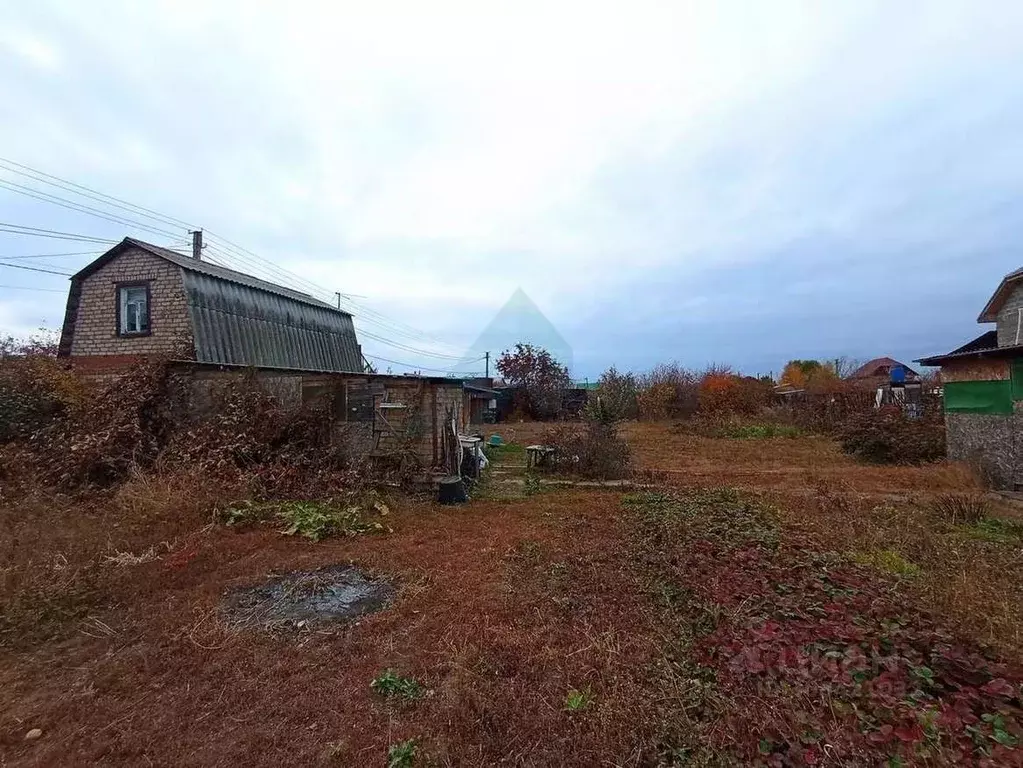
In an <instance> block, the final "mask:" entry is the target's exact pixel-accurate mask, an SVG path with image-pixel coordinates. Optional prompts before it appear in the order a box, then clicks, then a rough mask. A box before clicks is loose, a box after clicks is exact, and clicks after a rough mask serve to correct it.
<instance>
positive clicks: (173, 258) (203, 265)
mask: <svg viewBox="0 0 1023 768" xmlns="http://www.w3.org/2000/svg"><path fill="white" fill-rule="evenodd" d="M123 242H124V243H128V244H131V245H134V246H136V247H137V248H141V249H142V250H144V251H148V252H149V253H151V254H153V255H154V256H159V257H160V258H163V259H166V260H167V261H170V262H173V263H174V264H177V265H178V266H179V267H181V268H182V269H187V270H189V271H191V272H200V273H202V274H204V275H209V276H210V277H215V278H218V279H220V280H229V281H231V282H232V283H238V284H239V285H244V286H247V287H249V288H257V289H258V290H261V291H267V292H268V293H276V294H278V295H279V296H286V297H287V298H289V299H294V300H295V301H301V302H302V303H304V304H310V305H312V306H314V307H326V308H328V309H330V310H331V311H332V312H342V310H340V309H337V308H335V307H334V306H333V305H332V304H328V303H327V302H325V301H320V300H319V299H317V298H314V297H312V296H310V295H309V294H308V293H302V292H301V291H296V290H294V289H292V288H288V287H286V286H283V285H278V284H277V283H270V282H267V281H266V280H260V279H259V278H258V277H253V276H252V275H247V274H245V273H244V272H239V271H238V270H235V269H229V268H228V267H222V266H220V265H219V264H212V263H210V262H208V261H202V260H201V259H193V258H192V257H191V256H186V255H185V254H183V253H178V252H177V251H172V250H170V249H169V248H161V247H160V246H158V245H153V244H152V243H146V242H143V241H142V240H136V239H135V238H133V237H126V238H124V241H123ZM342 314H348V313H347V312H342Z"/></svg>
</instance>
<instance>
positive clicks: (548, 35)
mask: <svg viewBox="0 0 1023 768" xmlns="http://www.w3.org/2000/svg"><path fill="white" fill-rule="evenodd" d="M0 156H2V157H6V158H9V159H13V160H16V161H18V162H20V163H25V164H27V165H29V166H32V167H34V168H39V169H42V170H44V171H47V172H49V173H53V174H56V175H58V176H61V177H64V178H67V179H71V180H73V181H75V182H77V183H80V184H85V185H88V186H89V187H93V188H95V189H98V190H101V191H103V192H106V193H109V194H113V195H116V196H118V197H121V198H124V199H126V200H130V201H132V202H134V203H137V204H140V205H144V206H146V207H148V208H152V209H154V210H157V211H160V212H163V213H166V214H169V215H171V216H174V217H177V218H180V219H183V220H185V221H188V222H194V223H196V224H198V225H200V226H203V227H205V228H207V229H210V230H212V231H214V232H217V233H220V234H222V235H224V236H226V237H228V238H230V239H231V240H232V241H234V242H235V243H238V244H240V245H242V246H244V247H246V248H247V249H250V250H251V251H254V252H255V253H257V254H259V255H260V256H263V257H265V258H267V259H271V260H273V261H275V262H277V263H278V264H281V265H283V266H285V267H286V268H287V269H289V270H291V271H293V272H296V273H298V274H299V275H301V276H302V277H304V278H306V279H308V280H311V281H313V282H315V283H316V284H317V285H319V286H321V287H322V288H323V290H325V291H326V292H327V293H328V294H329V293H331V292H333V291H335V290H336V291H343V292H347V293H351V294H356V295H358V296H363V297H365V298H360V299H357V300H358V301H360V302H361V303H363V304H365V305H367V306H368V307H370V308H372V309H373V310H375V311H377V312H380V313H383V314H384V315H386V316H387V317H388V318H392V319H394V320H396V321H399V322H401V323H403V324H405V325H407V326H412V327H414V328H415V329H418V331H421V332H422V339H424V341H422V342H410V338H411V337H410V336H408V335H406V336H404V337H402V342H403V343H404V344H406V345H407V346H415V347H417V348H423V349H428V351H433V352H436V353H438V354H454V355H457V354H458V352H460V351H462V350H465V349H468V348H470V347H471V346H472V343H473V342H474V340H475V339H476V336H477V335H478V334H479V333H480V332H481V331H482V330H483V329H484V327H485V326H486V325H487V322H488V321H489V319H490V318H491V317H492V316H493V315H494V314H495V313H497V312H498V310H499V309H500V308H501V306H502V305H503V304H504V303H505V301H507V299H508V298H509V297H510V296H511V295H512V293H513V292H514V291H515V289H516V288H518V287H521V288H522V289H523V290H524V291H525V292H526V293H527V294H528V296H529V297H530V298H532V300H533V301H534V302H535V303H536V304H537V305H538V306H539V307H540V308H541V310H542V311H543V312H544V314H545V315H546V316H547V318H549V319H550V321H551V322H552V323H553V324H554V326H555V327H556V328H557V329H558V331H559V332H560V334H561V336H563V337H564V339H565V340H567V342H568V343H569V344H570V345H571V346H572V349H573V352H574V354H573V358H574V371H573V373H574V374H575V375H577V376H579V377H584V376H589V377H593V376H596V375H598V374H599V373H600V371H601V370H603V369H604V368H605V367H607V366H609V365H611V364H615V365H617V366H618V367H619V368H631V369H634V370H642V369H644V368H648V367H650V366H651V365H652V364H654V363H656V362H658V361H663V360H671V359H676V360H679V361H681V362H683V363H687V364H691V365H704V364H706V363H708V362H719V363H728V364H731V365H733V366H734V367H736V368H739V369H741V370H743V371H746V372H750V373H753V372H768V371H772V370H773V371H775V372H777V371H778V370H779V369H780V368H781V366H782V365H783V364H784V362H785V361H786V360H787V359H789V358H793V357H798V358H806V357H834V356H838V355H849V356H853V357H859V358H866V357H873V356H879V355H892V356H894V357H897V358H900V359H903V360H907V361H908V360H910V359H912V358H915V357H919V356H921V355H925V354H932V353H937V352H944V351H947V350H949V349H951V348H952V347H955V346H958V345H959V344H961V343H963V342H964V341H966V340H967V339H969V338H971V337H972V336H974V335H977V334H978V333H980V332H981V331H982V330H984V329H983V328H982V327H980V326H977V325H976V316H977V314H978V313H979V311H980V309H981V307H982V306H983V304H984V302H985V301H986V299H987V298H988V296H989V294H990V293H991V292H993V290H994V288H995V287H996V285H997V282H998V280H999V278H1000V277H1001V276H1002V275H1003V274H1004V273H1006V272H1008V271H1010V270H1011V269H1014V268H1017V267H1019V266H1021V265H1023V252H1021V247H1020V243H1021V234H1023V208H1021V201H1023V197H1021V192H1023V3H1020V2H1018V1H1017V0H1008V1H1007V2H962V3H945V2H938V1H936V0H932V1H929V2H918V3H914V2H899V3H892V2H884V3H868V2H856V3H839V2H833V3H830V2H829V3H822V2H819V0H815V1H814V2H805V3H787V2H779V0H771V1H770V2H766V1H765V2H760V3H755V2H737V3H727V2H720V1H718V2H707V3H667V2H661V3H655V4H644V3H640V2H630V3H614V4H608V5H602V4H600V3H595V2H592V1H591V2H583V3H578V4H570V3H552V2H542V3H536V4H531V3H526V2H515V3H504V4H500V5H497V4H489V3H485V2H478V1H477V2H473V3H466V4H458V5H449V4H446V3H443V2H430V3H421V2H417V3H411V2H410V3H408V4H388V3H381V2H374V3H365V2H362V3H351V4H334V3H326V2H319V3H312V4H308V5H307V4H304V3H301V2H289V3H286V4H283V3H273V4H269V3H268V4H260V3H252V2H244V3H237V4H235V3H223V2H202V3H191V2H180V1H177V2H167V3H159V4H157V3H148V2H147V3H123V4H122V3H107V2H98V1H97V0H90V2H77V1H76V2H67V3H52V2H42V1H39V0H37V2H33V3H13V2H12V3H5V4H4V7H3V8H2V9H0ZM0 179H4V180H7V181H14V182H17V183H22V182H25V180H24V179H23V178H22V179H19V178H18V177H17V176H14V175H12V174H10V173H7V172H3V171H0ZM25 183H27V182H25ZM50 191H51V192H52V191H53V190H50ZM59 194H63V193H59ZM0 221H2V222H7V223H15V224H22V225H29V226H36V227H45V228H48V229H53V230H60V231H66V232H73V233H86V234H94V235H97V236H101V237H109V238H117V239H119V238H120V237H123V236H124V235H126V234H132V235H136V236H142V237H145V239H149V240H155V241H158V242H170V241H171V238H164V239H163V240H160V238H159V237H158V236H153V235H151V234H150V235H147V234H146V233H144V232H138V231H130V230H129V229H126V228H125V227H122V226H120V225H118V224H114V223H111V222H106V221H103V220H98V219H95V218H92V217H89V216H86V215H81V214H77V213H73V212H70V211H67V210H65V209H62V208H59V207H55V206H51V205H48V204H46V203H43V202H40V201H38V200H34V199H29V198H26V197H23V196H19V195H16V194H14V193H11V192H9V191H5V190H3V189H0ZM182 235H184V230H182ZM84 250H89V247H88V246H86V247H82V244H81V243H77V242H61V241H58V240H46V239H42V238H31V239H30V238H23V237H18V236H14V235H10V234H0V257H3V256H12V255H32V254H36V253H49V252H75V251H84ZM89 258H90V257H88V256H72V257H56V258H53V259H41V260H40V259H36V260H24V261H23V262H22V263H32V264H35V265H37V266H43V265H44V264H49V265H56V266H54V267H52V268H56V269H58V270H67V271H73V270H74V269H77V268H79V267H80V266H82V265H83V264H84V263H86V262H87V261H88V260H89ZM0 285H3V286H24V287H33V288H36V289H47V290H45V291H44V290H32V291H30V290H16V289H12V288H8V287H5V288H0V331H3V332H11V333H16V334H18V333H25V332H27V331H29V330H31V329H33V328H35V327H38V326H40V325H44V326H48V327H51V328H57V327H59V326H60V323H61V320H62V316H63V305H64V295H62V294H61V293H59V292H57V291H59V290H64V289H65V288H66V280H65V279H64V278H62V277H59V276H50V275H44V274H42V273H35V272H30V271H26V270H17V269H11V268H6V267H0ZM362 327H364V328H366V329H368V330H371V331H374V332H376V333H378V334H380V335H382V336H385V337H389V334H388V333H387V331H386V325H384V326H381V325H379V324H378V325H375V326H368V325H365V326H362ZM427 335H428V336H430V337H431V338H436V339H439V340H441V341H443V342H445V344H444V345H443V346H442V345H434V344H433V343H432V342H427V341H425V338H426V336H427ZM363 343H364V347H365V348H366V350H367V351H368V352H371V353H373V354H377V355H379V356H384V357H391V358H393V359H397V360H399V361H402V362H405V361H408V362H414V363H417V364H420V365H424V366H436V367H445V366H447V365H448V364H449V362H446V361H445V359H442V358H429V357H421V356H418V355H417V354H416V353H414V352H410V351H407V350H402V349H400V348H394V347H388V346H386V345H384V344H382V343H380V342H377V341H375V340H373V339H369V338H368V337H367V338H364V339H363ZM499 351H500V350H494V352H495V353H497V352H499Z"/></svg>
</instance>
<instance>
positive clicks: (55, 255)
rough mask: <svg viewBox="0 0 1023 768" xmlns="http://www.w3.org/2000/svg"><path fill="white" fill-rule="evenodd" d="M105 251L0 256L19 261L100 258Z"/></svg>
mask: <svg viewBox="0 0 1023 768" xmlns="http://www.w3.org/2000/svg"><path fill="white" fill-rule="evenodd" d="M101 253H103V251H74V252H72V253H31V254H29V255H27V256H0V258H4V259H10V260H11V261H17V260H19V259H56V258H62V257H64V256H99V255H100V254H101Z"/></svg>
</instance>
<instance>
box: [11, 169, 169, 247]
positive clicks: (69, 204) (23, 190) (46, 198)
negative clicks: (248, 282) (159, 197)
mask: <svg viewBox="0 0 1023 768" xmlns="http://www.w3.org/2000/svg"><path fill="white" fill-rule="evenodd" d="M0 188H3V189H6V190H8V191H10V192H14V193H15V194H18V195H24V196H25V197H31V198H33V199H35V200H42V201H43V202H44V203H49V204H50V205H59V206H60V207H61V208H66V209H68V210H69V211H75V212H77V213H84V214H86V215H87V216H95V217H96V218H98V219H104V220H106V221H110V222H113V223H114V224H120V225H122V226H129V227H135V228H137V229H141V230H143V231H145V232H152V233H154V234H158V235H167V236H168V237H177V233H175V232H171V231H170V230H167V229H160V228H158V227H153V226H151V225H149V224H143V223H142V222H140V221H136V220H135V219H129V218H126V217H124V216H118V215H116V214H108V213H105V212H103V211H101V210H100V209H98V208H93V207H92V206H91V205H85V204H84V203H76V202H74V201H73V200H68V199H67V198H64V197H60V196H59V195H51V194H50V193H48V192H41V191H39V190H37V189H32V187H26V186H25V185H24V184H15V183H14V182H13V181H7V180H6V179H0Z"/></svg>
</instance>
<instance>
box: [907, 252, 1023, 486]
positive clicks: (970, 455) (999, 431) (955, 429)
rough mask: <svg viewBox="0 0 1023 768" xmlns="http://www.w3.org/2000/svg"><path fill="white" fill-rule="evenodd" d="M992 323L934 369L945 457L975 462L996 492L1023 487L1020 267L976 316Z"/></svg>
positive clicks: (934, 361)
mask: <svg viewBox="0 0 1023 768" xmlns="http://www.w3.org/2000/svg"><path fill="white" fill-rule="evenodd" d="M977 322H978V323H993V324H994V325H995V327H994V328H993V329H991V330H988V331H985V332H984V333H982V334H981V335H980V336H977V337H976V338H975V339H972V340H970V341H968V342H966V343H965V344H963V345H962V346H960V347H957V348H956V349H953V350H952V351H951V352H946V353H944V354H941V355H932V356H930V357H924V358H921V359H920V360H917V361H916V362H918V363H920V364H921V365H928V366H940V367H941V380H942V392H943V395H944V408H945V425H946V441H947V447H948V455H949V458H952V459H959V460H964V461H971V462H975V463H977V464H978V465H979V466H980V467H981V468H982V469H983V471H984V472H985V473H986V474H987V475H988V476H989V477H990V479H991V480H992V481H993V482H994V483H995V484H996V485H997V486H998V487H1001V488H1008V489H1016V488H1018V487H1019V486H1020V485H1021V484H1023V343H1021V342H1023V269H1019V270H1016V271H1015V272H1010V273H1009V274H1008V275H1006V276H1005V277H1004V278H1003V279H1002V281H1001V283H1000V284H999V286H998V288H997V290H995V292H994V294H993V295H992V296H991V298H990V299H989V300H988V302H987V304H986V305H985V306H984V309H983V311H982V312H981V313H980V316H979V317H978V318H977Z"/></svg>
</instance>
